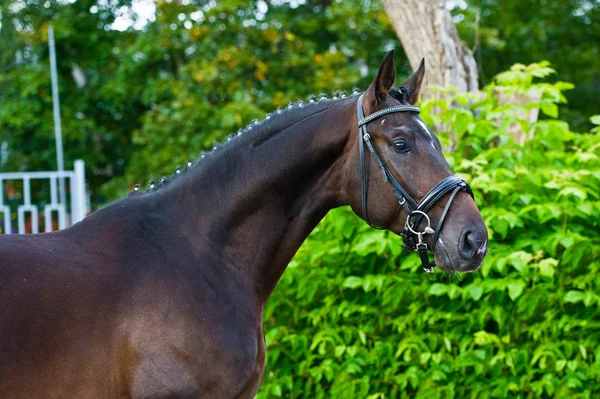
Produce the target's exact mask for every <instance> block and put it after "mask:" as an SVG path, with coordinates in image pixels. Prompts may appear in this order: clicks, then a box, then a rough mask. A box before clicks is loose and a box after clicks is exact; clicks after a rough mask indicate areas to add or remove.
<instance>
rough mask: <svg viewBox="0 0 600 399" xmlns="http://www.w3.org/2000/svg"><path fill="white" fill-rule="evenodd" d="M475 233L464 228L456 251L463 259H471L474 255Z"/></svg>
mask: <svg viewBox="0 0 600 399" xmlns="http://www.w3.org/2000/svg"><path fill="white" fill-rule="evenodd" d="M478 241H481V240H478V239H477V233H476V232H474V231H472V230H471V229H465V231H464V232H463V234H462V237H461V240H460V243H459V244H458V253H459V254H460V256H461V258H463V259H464V260H471V259H473V258H474V257H475V254H476V253H477V249H478V247H479V246H478Z"/></svg>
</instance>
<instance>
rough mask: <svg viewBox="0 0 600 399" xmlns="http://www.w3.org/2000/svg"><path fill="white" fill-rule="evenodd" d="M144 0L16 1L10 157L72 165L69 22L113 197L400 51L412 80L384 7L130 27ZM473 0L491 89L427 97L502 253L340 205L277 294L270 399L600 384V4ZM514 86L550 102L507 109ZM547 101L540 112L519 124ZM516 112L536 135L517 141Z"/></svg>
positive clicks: (93, 162) (269, 312)
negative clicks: (433, 264) (55, 113)
mask: <svg viewBox="0 0 600 399" xmlns="http://www.w3.org/2000/svg"><path fill="white" fill-rule="evenodd" d="M133 3H135V2H132V1H131V0H110V1H94V0H77V1H74V2H70V1H67V0H59V1H46V0H7V1H2V2H0V23H1V26H0V141H4V142H6V143H8V147H9V153H8V157H6V155H5V154H2V158H1V159H0V161H1V162H0V170H2V171H15V170H47V169H53V168H54V167H55V164H54V149H53V148H54V144H53V131H52V115H51V112H52V111H51V109H52V108H51V99H50V77H49V72H48V67H47V65H48V48H47V45H46V39H47V37H46V32H47V26H48V24H50V23H52V25H53V26H54V27H55V30H56V38H57V46H58V48H57V50H58V54H59V74H60V78H59V81H60V91H61V100H62V114H63V130H64V141H65V150H66V166H67V167H70V165H71V163H72V161H73V160H74V159H78V158H82V159H84V160H85V162H86V165H87V181H88V184H89V190H90V193H91V196H92V200H93V203H92V204H93V206H94V208H97V207H100V206H102V205H103V204H105V203H107V202H108V201H109V200H112V199H116V198H119V197H121V196H123V195H124V194H125V193H126V192H127V191H129V190H130V189H131V187H132V186H133V184H135V183H137V182H145V181H148V180H150V179H152V178H154V179H156V178H157V177H159V176H161V175H163V174H170V173H172V171H173V170H174V167H175V165H177V164H183V162H184V161H185V160H187V159H190V158H194V157H197V155H198V154H199V153H200V152H201V151H203V150H207V149H210V148H211V147H212V143H213V141H215V140H221V139H222V138H223V137H224V136H225V135H227V134H229V133H231V132H233V131H235V130H237V129H238V128H240V127H243V126H245V125H246V124H247V123H249V122H250V121H251V120H252V119H253V118H262V117H263V116H264V114H265V113H266V112H271V111H272V110H273V109H274V108H275V107H277V106H282V105H285V104H287V102H288V101H295V100H298V99H300V98H305V97H306V96H307V95H309V94H318V93H319V92H326V93H330V92H332V91H335V90H338V89H339V90H350V89H351V88H352V87H353V86H357V87H360V88H365V87H366V86H367V85H368V83H369V81H370V79H371V78H372V75H373V74H374V73H375V70H376V68H377V67H378V65H379V62H380V60H381V57H382V56H383V54H384V53H385V51H387V50H388V49H390V48H396V50H397V53H396V59H397V66H398V73H399V78H403V77H406V76H407V75H408V74H409V73H410V68H409V66H408V63H407V61H406V59H405V57H404V55H403V54H402V51H401V46H400V45H399V43H398V41H397V39H396V37H395V35H394V32H393V31H392V29H391V26H390V23H389V21H388V20H387V17H386V16H385V14H384V13H383V11H382V7H381V3H380V2H379V1H373V0H363V1H325V0H306V1H270V2H265V1H260V0H259V1H250V0H223V1H218V2H213V1H189V0H188V1H186V0H181V1H166V0H165V1H163V0H161V1H157V2H156V7H157V11H156V15H155V19H154V20H150V21H148V22H147V23H145V24H142V27H141V28H139V29H133V28H132V27H129V28H127V29H125V30H124V31H118V30H116V29H115V25H114V24H115V21H118V19H119V16H120V15H122V14H123V13H126V12H127V10H128V7H130V6H132V5H133ZM453 4H455V7H454V9H453V14H454V17H455V21H456V22H457V27H458V29H459V32H460V34H461V37H462V38H463V39H465V40H466V41H467V42H468V43H469V44H472V45H473V46H475V47H476V51H475V54H476V56H477V59H478V62H479V67H480V76H481V80H482V81H481V83H482V86H483V85H484V84H485V85H486V86H485V87H484V88H483V89H482V91H481V92H480V93H477V94H471V95H464V94H459V93H456V92H455V91H453V90H452V89H451V88H440V89H439V90H441V91H442V92H443V94H444V95H443V96H441V97H440V98H439V99H438V100H436V101H435V102H434V103H433V102H427V101H424V102H423V103H422V104H421V108H422V110H423V116H424V117H425V119H426V120H427V122H428V123H429V124H430V125H432V126H436V127H438V130H439V135H440V137H441V139H442V140H443V141H445V142H446V143H447V144H449V143H450V141H451V137H452V141H453V143H452V146H453V147H454V148H455V151H454V152H453V153H452V154H448V155H447V157H448V160H449V162H450V163H451V165H452V166H453V168H454V170H455V171H456V172H457V173H460V174H461V175H463V176H464V177H465V178H467V179H468V180H469V181H470V182H471V184H472V186H473V188H474V190H475V193H476V199H477V203H478V205H479V207H480V209H481V210H482V214H483V216H484V218H485V220H486V223H487V225H488V226H489V228H490V252H489V255H488V257H487V260H486V262H485V264H484V265H483V266H482V268H481V269H480V271H477V272H475V273H472V274H467V275H460V276H459V275H446V274H443V273H438V274H436V275H434V276H427V275H424V274H423V273H422V272H421V271H420V267H419V264H418V260H417V259H416V257H415V256H414V255H411V254H407V253H406V252H404V251H402V250H401V249H400V247H399V243H400V240H399V239H398V238H397V237H394V236H392V235H388V234H386V233H384V232H379V231H373V230H371V229H369V228H368V227H366V226H365V225H364V224H363V223H362V222H361V221H360V220H359V219H358V218H356V217H355V216H354V215H353V214H351V213H350V212H349V211H348V210H347V209H339V210H335V211H333V212H331V213H330V214H329V215H328V216H327V217H326V219H325V220H324V221H323V222H322V223H321V224H320V225H319V226H318V227H317V229H316V230H315V232H314V233H313V235H312V236H311V237H310V238H309V239H308V241H307V242H306V243H305V245H304V246H303V247H302V248H301V250H300V251H299V253H298V255H297V256H296V258H295V259H294V261H293V262H292V264H291V265H290V267H289V268H288V270H287V271H286V273H285V274H284V275H283V278H282V280H281V281H280V283H279V285H278V287H277V289H276V291H275V293H274V294H273V296H272V298H271V300H270V301H269V303H268V306H267V309H266V311H265V319H264V323H265V330H266V334H267V336H266V338H267V344H268V357H267V372H266V375H265V379H264V383H263V386H262V388H261V391H260V393H259V397H260V398H275V397H288V398H300V397H306V398H308V397H310V398H313V397H316V398H319V397H342V396H343V395H345V396H346V397H363V398H370V399H375V398H391V397H403V396H410V397H423V398H429V397H443V398H447V397H461V398H462V397H522V398H525V397H597V396H598V395H600V369H599V366H600V363H599V362H600V360H599V358H600V349H598V339H599V331H600V329H599V328H598V327H599V326H598V322H599V320H600V318H599V307H600V296H599V294H598V292H599V290H598V283H599V281H598V280H599V278H600V277H598V268H599V261H598V258H599V255H600V237H599V234H600V233H599V226H598V224H599V222H600V217H599V216H598V215H599V214H600V212H599V211H600V202H599V201H600V200H599V196H600V192H599V187H600V184H599V183H600V182H599V180H600V167H599V166H600V165H599V162H600V161H599V158H598V157H599V156H600V138H599V134H600V131H599V128H598V127H597V125H598V124H600V117H599V116H593V117H592V118H591V119H590V118H589V117H590V116H592V115H594V114H598V113H599V112H598V108H597V103H596V101H595V100H596V98H597V96H598V93H599V92H600V81H599V79H600V78H599V75H598V73H597V71H598V70H599V68H600V54H599V46H598V43H599V42H600V36H599V35H600V31H599V30H598V29H597V26H598V23H600V20H599V18H600V17H599V16H600V6H599V5H598V2H597V1H593V2H583V1H579V0H557V1H554V2H546V1H542V0H540V1H530V2H522V1H517V0H506V1H502V2H500V1H496V0H481V1H480V0H469V1H467V2H462V1H456V2H454V3H453ZM265 7H266V8H265ZM476 32H478V33H476ZM542 60H550V61H551V62H552V66H553V67H555V68H556V69H557V71H558V73H553V70H552V69H551V68H550V65H549V64H548V63H547V62H542ZM518 62H522V63H523V64H526V65H521V64H517V65H515V66H514V67H512V68H511V66H512V65H513V64H515V63H518ZM503 70H506V72H504V73H501V74H499V75H497V74H498V73H500V72H501V71H503ZM74 74H81V75H83V76H84V78H85V84H83V85H81V84H80V85H78V84H77V82H76V81H75V79H74V77H73V76H74ZM495 75H496V76H497V77H496V78H493V76H495ZM562 81H567V82H574V83H576V85H575V87H574V88H573V86H572V85H571V84H569V83H564V82H562ZM498 90H502V91H505V92H506V91H508V92H511V91H512V92H516V93H526V92H535V93H538V94H539V96H537V97H536V96H532V97H531V98H539V100H535V102H531V103H530V104H526V105H522V106H518V105H514V104H504V105H502V104H498V101H497V95H496V94H497V93H498ZM567 99H568V100H569V103H568V104H567V102H566V100H567ZM529 108H539V109H540V110H541V113H542V116H541V117H540V120H539V121H538V122H535V123H532V124H530V123H528V122H527V121H524V120H520V119H519V117H518V115H521V114H522V111H523V110H527V109H529ZM433 109H435V110H436V111H437V112H436V113H432V112H431V111H432V110H433ZM515 124H518V125H520V126H521V127H522V128H523V129H524V130H525V131H533V132H535V135H534V138H533V140H531V141H529V142H528V143H526V144H525V145H524V146H519V145H516V144H515V143H514V141H513V139H512V136H511V135H510V134H509V131H510V130H511V129H512V128H513V127H514V125H515Z"/></svg>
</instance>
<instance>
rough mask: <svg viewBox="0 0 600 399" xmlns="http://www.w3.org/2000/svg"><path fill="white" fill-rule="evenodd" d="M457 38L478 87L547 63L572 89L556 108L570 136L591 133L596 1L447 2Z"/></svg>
mask: <svg viewBox="0 0 600 399" xmlns="http://www.w3.org/2000/svg"><path fill="white" fill-rule="evenodd" d="M452 4H453V5H454V7H453V11H452V13H453V15H454V20H455V21H456V22H457V24H456V27H457V29H458V32H459V34H460V36H461V38H463V40H465V41H466V42H467V43H468V45H469V46H470V47H471V48H473V49H474V50H475V53H476V59H477V62H478V65H479V71H480V73H479V76H480V81H481V83H482V85H483V84H486V83H489V81H490V79H491V77H492V76H494V75H495V74H497V73H498V72H500V71H502V70H506V69H508V68H509V67H510V66H511V65H513V64H515V63H523V64H529V63H532V62H538V61H541V60H548V61H550V62H551V63H552V65H553V66H554V67H555V68H556V70H557V71H558V72H559V73H558V75H557V76H556V77H555V79H556V80H563V81H568V82H573V83H575V89H574V90H571V91H569V92H568V93H566V97H567V99H568V101H569V107H568V108H567V107H561V112H563V113H564V114H565V115H564V118H565V119H566V120H568V121H569V122H570V123H571V124H572V126H573V128H574V129H575V130H588V129H590V128H591V124H590V123H589V120H588V117H589V116H590V115H592V114H594V113H597V111H598V107H597V105H596V104H597V98H598V95H600V75H598V70H600V45H599V43H600V30H599V29H598V26H600V1H598V0H591V1H583V0H556V1H546V0H531V1H526V2H523V1H518V0H502V1H500V0H466V1H454V2H452Z"/></svg>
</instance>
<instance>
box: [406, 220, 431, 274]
mask: <svg viewBox="0 0 600 399" xmlns="http://www.w3.org/2000/svg"><path fill="white" fill-rule="evenodd" d="M415 213H418V214H420V215H423V216H424V217H425V220H426V221H427V226H425V228H424V229H423V231H415V230H414V229H413V227H416V226H412V225H411V223H410V218H411V217H412V216H413V214H415ZM405 225H406V228H407V229H408V230H409V231H410V232H411V233H413V234H414V235H416V236H417V244H416V246H415V250H416V251H417V253H418V254H419V258H421V265H422V266H423V270H425V272H426V273H433V268H434V267H435V262H432V261H430V260H429V254H428V252H427V244H426V243H425V241H423V236H424V235H425V234H434V233H435V231H434V230H433V229H432V228H431V220H430V219H429V215H427V214H426V213H425V212H423V211H419V210H414V211H412V212H411V213H410V214H409V215H408V217H407V218H406V224H405ZM402 238H404V236H403V237H402Z"/></svg>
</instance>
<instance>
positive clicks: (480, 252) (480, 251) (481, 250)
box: [477, 240, 488, 254]
mask: <svg viewBox="0 0 600 399" xmlns="http://www.w3.org/2000/svg"><path fill="white" fill-rule="evenodd" d="M487 244H488V242H487V240H485V242H484V243H483V245H482V246H481V247H480V248H479V249H478V250H477V253H478V254H482V253H484V252H485V250H486V247H487Z"/></svg>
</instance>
